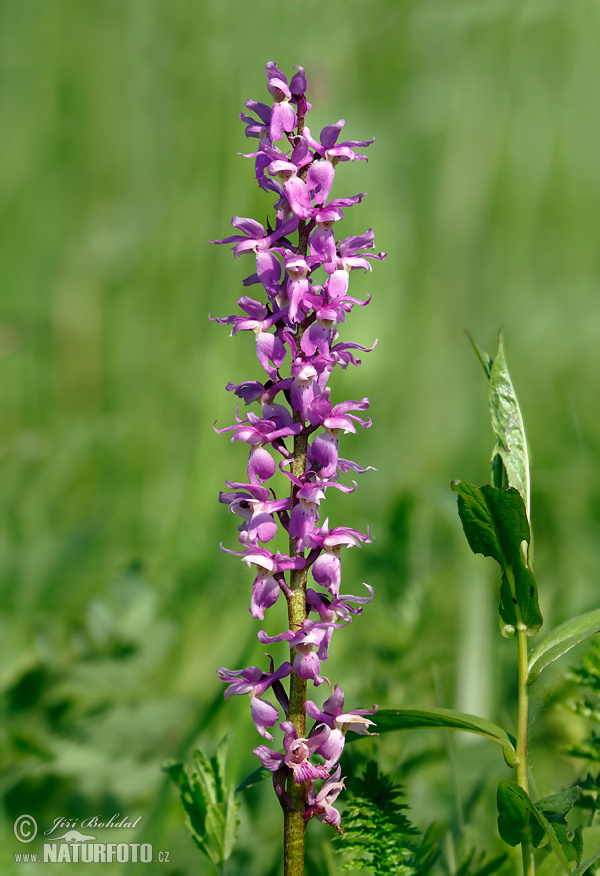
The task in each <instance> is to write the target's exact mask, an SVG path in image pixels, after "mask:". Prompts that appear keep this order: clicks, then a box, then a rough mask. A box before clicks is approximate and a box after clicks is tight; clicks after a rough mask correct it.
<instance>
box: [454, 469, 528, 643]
mask: <svg viewBox="0 0 600 876" xmlns="http://www.w3.org/2000/svg"><path fill="white" fill-rule="evenodd" d="M452 489H453V490H454V492H455V493H457V494H458V513H459V516H460V519H461V522H462V525H463V529H464V532H465V535H466V537H467V541H468V542H469V546H470V548H471V550H472V551H473V553H476V554H483V555H484V556H486V557H492V558H493V559H494V560H496V562H497V563H498V564H499V565H500V567H501V568H502V572H503V576H502V585H501V589H500V622H501V629H502V633H503V635H513V634H514V631H515V629H516V627H517V625H518V623H519V615H520V621H521V622H522V623H523V624H524V625H525V627H526V629H527V635H528V636H533V635H534V634H535V633H536V632H537V631H538V630H539V628H540V626H541V625H542V615H541V612H540V607H539V603H538V597H537V585H536V583H535V578H534V577H533V573H532V572H531V569H530V568H529V566H528V565H527V559H526V557H527V546H528V545H529V541H530V531H529V523H528V520H527V512H526V510H525V506H524V504H523V499H522V498H521V495H520V493H519V491H518V490H516V489H515V488H514V487H492V486H490V485H489V484H485V485H484V486H483V487H476V486H474V484H468V483H466V482H465V481H453V482H452Z"/></svg>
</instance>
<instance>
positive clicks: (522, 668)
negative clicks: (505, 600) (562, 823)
mask: <svg viewBox="0 0 600 876" xmlns="http://www.w3.org/2000/svg"><path fill="white" fill-rule="evenodd" d="M520 614H521V613H520V611H519V610H518V609H517V618H518V623H517V646H518V651H519V666H518V679H519V704H518V709H519V712H518V726H517V757H518V758H519V765H518V766H517V783H518V784H519V785H520V786H521V788H523V790H524V791H525V793H526V794H529V790H528V785H527V730H528V722H529V685H528V684H527V674H528V668H527V628H526V626H525V624H524V623H523V621H522V619H521V616H520ZM521 851H522V853H523V876H535V861H534V858H533V847H532V845H531V843H530V842H524V843H522V845H521Z"/></svg>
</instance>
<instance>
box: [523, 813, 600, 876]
mask: <svg viewBox="0 0 600 876" xmlns="http://www.w3.org/2000/svg"><path fill="white" fill-rule="evenodd" d="M581 838H582V842H583V848H584V849H585V858H584V860H583V861H582V862H581V864H579V866H578V867H576V868H575V870H573V876H583V874H584V873H586V872H587V871H588V870H589V868H590V867H591V866H592V864H594V863H595V862H596V861H598V860H599V859H600V825H595V826H594V827H584V828H583V830H582V831H581ZM563 873H564V870H563V868H562V866H561V865H560V864H559V862H558V861H557V859H556V857H555V856H554V855H548V857H547V858H545V859H544V860H543V861H542V864H541V866H540V868H539V869H538V871H537V876H562V874H563Z"/></svg>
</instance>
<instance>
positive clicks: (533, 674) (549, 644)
mask: <svg viewBox="0 0 600 876" xmlns="http://www.w3.org/2000/svg"><path fill="white" fill-rule="evenodd" d="M597 632H600V609H598V608H596V609H594V610H593V611H588V612H587V613H586V614H580V615H578V617H572V618H570V619H569V620H567V621H565V622H564V623H563V624H559V626H557V627H555V628H554V629H553V630H551V631H550V632H549V633H548V635H547V636H545V637H544V638H543V639H542V641H541V642H540V643H539V645H538V646H537V647H536V648H535V649H534V650H533V652H532V653H531V655H530V657H529V675H528V677H527V683H528V684H533V682H534V681H535V680H536V679H537V678H538V676H539V674H540V672H541V671H542V670H543V669H545V668H546V666H548V665H549V664H550V663H552V662H553V661H554V660H557V659H558V658H559V657H562V655H563V654H566V653H567V651H570V650H571V648H574V647H575V645H578V644H579V643H580V642H583V640H584V639H587V638H588V637H589V636H593V635H594V633H597Z"/></svg>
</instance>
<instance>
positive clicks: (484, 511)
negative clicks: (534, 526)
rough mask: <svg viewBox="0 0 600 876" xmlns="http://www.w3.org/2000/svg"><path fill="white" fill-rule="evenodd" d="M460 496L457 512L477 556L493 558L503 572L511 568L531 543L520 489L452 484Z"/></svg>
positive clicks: (460, 483) (463, 483)
mask: <svg viewBox="0 0 600 876" xmlns="http://www.w3.org/2000/svg"><path fill="white" fill-rule="evenodd" d="M452 489H453V490H454V492H455V493H458V513H459V516H460V519H461V522H462V525H463V529H464V531H465V535H466V537H467V541H468V542H469V546H470V548H471V550H472V551H473V553H474V554H483V555H484V556H486V557H493V558H494V559H495V560H496V562H498V563H500V565H501V566H502V568H503V569H506V568H508V567H510V566H511V565H512V563H513V562H514V560H515V559H517V558H518V556H519V554H520V552H521V544H522V543H523V542H524V541H525V542H529V524H528V522H527V514H526V513H525V506H524V505H523V501H522V499H521V497H520V495H519V493H518V491H517V490H515V489H511V488H501V487H492V486H490V485H489V484H485V485H484V486H483V487H476V486H475V485H474V484H468V483H466V482H465V481H453V482H452Z"/></svg>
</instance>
